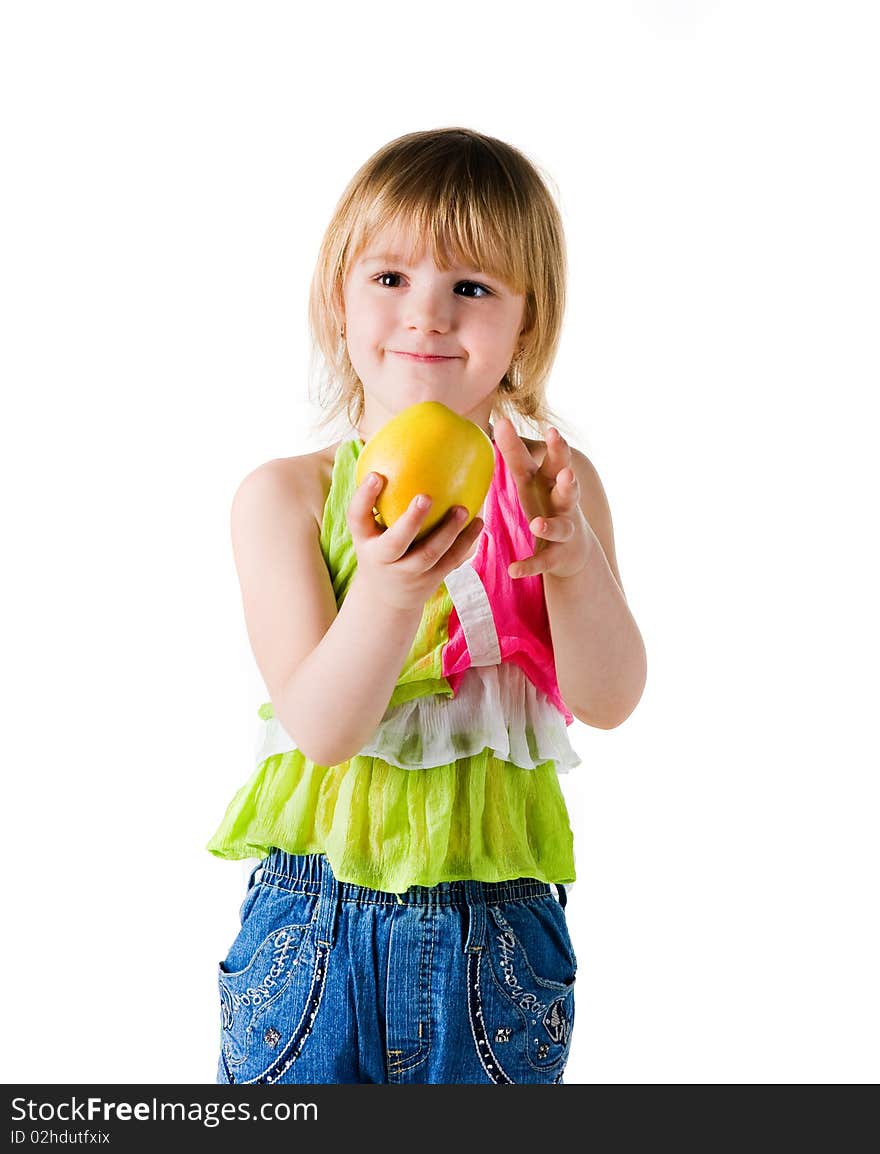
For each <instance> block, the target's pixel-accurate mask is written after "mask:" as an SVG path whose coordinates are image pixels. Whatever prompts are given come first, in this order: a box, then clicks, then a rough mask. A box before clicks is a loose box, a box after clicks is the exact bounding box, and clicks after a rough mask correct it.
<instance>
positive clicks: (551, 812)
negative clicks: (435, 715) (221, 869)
mask: <svg viewBox="0 0 880 1154" xmlns="http://www.w3.org/2000/svg"><path fill="white" fill-rule="evenodd" d="M362 448H363V444H362V442H361V441H360V440H358V439H355V440H349V441H345V442H343V443H342V444H341V445H340V446H339V448H338V450H337V453H336V458H335V460H334V464H333V472H332V477H331V483H330V490H329V493H328V495H327V500H326V503H325V506H324V512H323V519H322V525H321V537H320V541H321V550H322V553H323V555H324V558H325V561H326V563H327V568H328V570H329V573H330V577H331V579H332V582H333V591H334V594H335V596H336V604H337V607H338V606H340V605H341V604H342V602H343V600H344V598H345V596H346V593H347V591H348V589H349V586H350V585H351V582H352V579H353V577H354V574H355V571H356V568H357V558H356V554H355V550H354V545H353V543H352V539H351V534H350V533H349V530H348V526H347V523H346V511H347V509H348V505H349V503H350V501H351V498H352V495H353V493H354V490H355V488H356V480H355V470H356V465H357V459H358V457H359V455H360V452H361V450H362ZM493 483H494V482H493ZM452 610H453V601H452V598H451V596H450V593H449V590H448V588H447V585H446V583H444V584H442V585H441V586H440V587H439V588H438V589H437V590H436V592H435V593H434V595H433V596H432V597H431V598H430V600H429V601H428V602H427V604H426V605H425V608H424V611H423V614H422V620H421V623H420V625H419V629H418V632H417V634H416V636H415V639H414V641H413V643H412V647H411V649H410V652H409V654H408V656H407V658H406V661H405V663H404V666H403V668H402V670H401V673H400V676H399V678H398V680H397V684H396V686H395V689H394V692H393V694H392V697H391V700H390V701H389V705H388V711H387V712H386V715H385V718H389V717H392V718H393V716H394V711H395V710H397V711H398V712H399V710H400V709H401V708H402V709H404V710H410V709H411V710H415V709H416V708H417V707H419V706H427V707H429V708H434V709H436V708H449V707H448V706H443V705H442V703H443V701H444V700H445V701H451V699H452V698H453V696H454V694H453V689H452V687H451V686H450V683H449V681H448V680H447V679H446V678H444V676H443V672H442V657H443V649H444V646H445V645H446V644H447V642H448V640H449V633H448V626H449V620H450V614H451V613H452ZM468 672H469V673H470V672H472V671H468ZM473 672H474V673H475V674H477V673H481V672H482V673H484V674H485V671H476V670H475V671H473ZM504 672H506V673H512V674H515V675H516V676H518V677H520V678H521V679H522V678H523V675H522V674H521V672H520V670H518V669H513V668H512V667H510V666H507V667H505V670H504ZM463 688H464V686H463V683H462V684H460V685H459V687H458V690H457V691H456V693H462V692H463ZM524 688H525V690H527V691H530V692H532V693H534V690H533V688H532V687H531V686H530V685H529V684H525V687H524ZM423 698H424V699H428V698H432V699H433V702H431V701H420V700H417V699H423ZM407 702H410V703H413V704H412V705H411V706H407V705H406V704H405V703H407ZM547 709H548V710H551V707H550V706H549V705H547ZM553 712H554V713H555V711H553ZM259 714H260V717H261V718H262V719H263V722H264V724H265V725H267V726H274V727H275V729H276V730H278V729H279V728H280V727H279V724H278V722H277V719H275V718H274V710H273V708H272V705H271V702H267V703H265V704H263V705H261V706H260V710H259ZM384 720H385V719H383V722H384ZM496 720H497V719H496ZM501 721H502V728H503V719H501ZM281 733H282V734H283V733H284V731H283V730H281ZM285 736H286V735H285ZM529 736H530V740H531V739H532V737H533V735H532V733H531V730H530V731H529ZM287 744H289V745H290V746H291V748H289V749H285V750H283V751H282V752H273V753H271V754H270V755H269V756H266V757H263V758H262V759H261V760H260V761H259V764H258V765H257V767H256V770H255V771H254V773H253V774H252V776H251V778H250V780H248V781H247V782H246V783H245V784H244V785H243V786H242V787H241V788H240V789H239V790H238V792H237V793H236V794H235V796H234V797H233V799H232V801H231V802H230V803H229V806H228V807H227V810H226V813H225V816H224V817H223V820H222V822H221V823H220V826H219V828H218V829H217V831H216V832H215V834H214V835H213V837H212V838H211V840H210V841H209V842H208V845H207V848H208V849H209V850H210V852H211V853H213V854H215V855H216V856H217V857H221V858H253V857H256V858H262V857H265V856H266V855H267V854H268V853H269V852H270V851H271V850H272V849H273V848H279V849H282V850H286V851H287V852H288V853H291V854H311V853H321V854H325V855H326V856H327V858H328V860H329V862H330V865H331V867H332V869H333V873H334V875H335V876H336V877H337V878H338V879H339V880H340V881H347V882H354V883H356V884H358V885H362V886H367V887H369V888H371V889H378V890H386V891H390V892H394V893H402V892H404V891H405V890H406V889H407V888H408V887H409V886H411V885H423V886H433V885H436V884H437V883H438V882H442V881H458V880H462V879H475V880H480V881H488V882H496V881H506V880H509V879H513V878H519V877H529V878H538V879H539V880H542V881H547V882H561V883H567V882H572V881H574V877H575V871H574V856H573V836H572V832H571V829H570V826H569V820H568V814H567V810H566V806H565V801H564V798H563V795H562V791H561V789H560V785H559V780H558V776H557V761H556V760H554V759H552V758H548V759H547V760H544V761H541V762H539V763H537V764H536V763H535V762H534V761H532V762H530V763H529V765H528V767H527V768H523V767H522V765H518V764H515V763H514V762H513V761H512V760H509V759H507V758H505V757H500V756H498V754H497V752H496V750H495V749H493V748H490V747H488V746H486V747H485V748H482V749H481V750H480V751H477V752H470V753H468V754H467V755H465V756H461V757H455V758H453V759H451V760H449V761H446V762H445V763H443V764H432V765H429V766H427V767H413V766H412V765H407V766H406V767H404V766H403V765H398V764H393V763H392V761H391V760H386V758H390V757H391V755H390V754H389V753H388V751H387V750H383V752H385V755H386V756H385V757H382V756H378V755H377V754H375V753H367V752H362V753H359V754H357V755H355V756H353V757H351V758H349V759H348V760H347V761H344V762H342V763H340V764H339V765H329V766H328V765H319V764H317V763H316V762H314V761H312V760H310V759H309V758H308V757H306V756H305V755H304V754H303V753H302V752H300V750H298V749H296V748H295V746H294V743H293V741H292V739H290V740H289V741H288V742H287ZM270 748H271V746H270ZM394 760H397V759H396V758H395V759H394ZM521 760H523V761H524V760H525V759H521ZM569 764H572V763H569ZM574 764H576V762H575V763H574Z"/></svg>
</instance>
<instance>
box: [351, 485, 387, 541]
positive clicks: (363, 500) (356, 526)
mask: <svg viewBox="0 0 880 1154" xmlns="http://www.w3.org/2000/svg"><path fill="white" fill-rule="evenodd" d="M384 484H385V478H384V477H383V476H382V474H381V473H368V474H367V476H366V477H364V479H363V481H362V482H361V483H360V485H358V487H357V488H356V489H355V491H354V494H353V495H352V498H351V501H350V502H349V504H348V510H347V513H346V520H347V521H348V527H349V530H350V531H351V535H352V537H353V538H354V539H356V540H362V539H364V538H370V537H379V536H381V534H382V533H383V532H384V529H382V528H381V526H379V525H377V524H376V518H375V515H374V513H373V509H374V506H375V504H376V501H377V500H378V498H379V494H380V493H381V492H382V487H383V486H384Z"/></svg>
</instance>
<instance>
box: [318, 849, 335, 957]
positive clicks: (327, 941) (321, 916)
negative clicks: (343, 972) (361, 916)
mask: <svg viewBox="0 0 880 1154" xmlns="http://www.w3.org/2000/svg"><path fill="white" fill-rule="evenodd" d="M318 861H319V864H320V868H321V895H320V897H319V898H318V921H317V926H316V937H315V940H316V941H317V943H318V944H319V945H321V946H327V948H328V949H331V948H332V947H333V942H334V937H335V933H336V918H337V914H338V912H339V883H338V882H337V880H336V878H335V877H334V876H333V870H332V869H331V868H330V863H329V862H328V861H327V859H326V858H325V857H321V858H319V859H318Z"/></svg>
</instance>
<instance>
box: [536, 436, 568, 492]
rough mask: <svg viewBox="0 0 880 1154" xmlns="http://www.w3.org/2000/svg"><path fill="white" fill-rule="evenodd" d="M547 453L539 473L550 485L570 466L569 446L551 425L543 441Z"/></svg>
mask: <svg viewBox="0 0 880 1154" xmlns="http://www.w3.org/2000/svg"><path fill="white" fill-rule="evenodd" d="M545 444H546V446H547V452H546V453H545V454H544V460H543V461H542V462H541V473H542V474H543V475H544V476H545V477H546V478H547V480H548V481H549V482H550V484H551V485H552V484H553V483H554V482H555V481H556V478H557V476H558V475H559V473H560V471H561V470H562V469H564V468H565V467H566V466H570V465H571V446H570V445H569V443H568V441H566V439H565V437H563V435H562V433H560V431H559V430H558V429H557V428H556V427H555V426H553V425H551V426H550V428H549V429H548V430H547V437H546V440H545Z"/></svg>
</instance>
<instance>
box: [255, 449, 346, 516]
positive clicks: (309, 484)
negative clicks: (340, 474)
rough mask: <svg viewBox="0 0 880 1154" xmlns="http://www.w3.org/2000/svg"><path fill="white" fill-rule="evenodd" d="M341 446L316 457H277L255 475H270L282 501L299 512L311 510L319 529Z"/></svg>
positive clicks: (315, 455)
mask: <svg viewBox="0 0 880 1154" xmlns="http://www.w3.org/2000/svg"><path fill="white" fill-rule="evenodd" d="M341 444H342V442H341V441H337V442H336V443H335V444H332V445H327V446H326V447H325V448H323V449H317V450H316V451H315V452H313V453H302V454H300V455H299V456H295V457H275V458H273V459H272V460H271V461H266V462H265V464H263V465H259V466H258V467H257V468H256V469H255V470H254V473H264V474H268V475H270V476H271V477H272V479H273V481H274V483H275V485H276V486H280V488H281V494H282V499H286V500H289V501H290V503H291V505H294V504H295V505H296V506H297V508H298V509H299V510H303V509H306V510H308V512H309V514H310V516H311V517H313V518H314V521H315V524H316V525H317V527H318V529H320V527H321V522H322V520H323V517H324V506H325V504H326V502H327V495H328V493H329V492H330V481H331V478H332V476H333V462H334V460H335V458H336V450H337V449H338V448H339V446H340V445H341Z"/></svg>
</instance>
